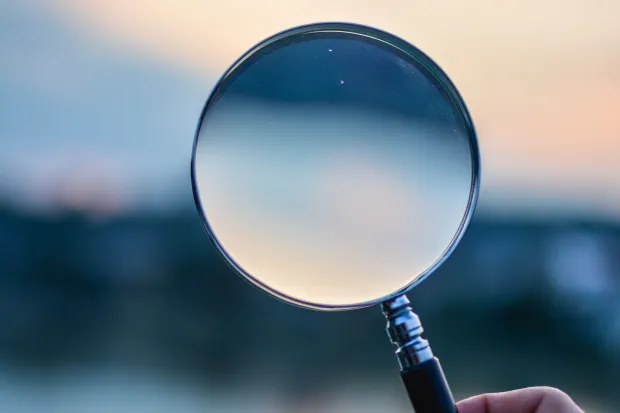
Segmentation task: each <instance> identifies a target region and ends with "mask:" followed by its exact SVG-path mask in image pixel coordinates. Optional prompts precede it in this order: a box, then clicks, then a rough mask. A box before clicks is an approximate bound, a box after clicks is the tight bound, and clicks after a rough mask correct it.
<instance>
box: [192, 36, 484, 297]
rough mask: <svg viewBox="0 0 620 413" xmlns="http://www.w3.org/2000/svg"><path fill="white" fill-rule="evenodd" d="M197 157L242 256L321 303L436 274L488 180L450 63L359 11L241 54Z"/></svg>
mask: <svg viewBox="0 0 620 413" xmlns="http://www.w3.org/2000/svg"><path fill="white" fill-rule="evenodd" d="M192 167H193V169H192V179H193V184H194V194H195V196H196V200H197V204H198V207H199V209H200V212H201V214H202V216H203V218H204V222H205V225H206V227H207V230H208V232H209V234H210V236H211V237H212V239H213V241H214V242H215V244H216V245H217V247H218V248H219V249H220V251H221V252H222V254H223V255H224V256H225V257H226V258H227V260H228V261H229V263H230V264H231V265H232V266H233V267H234V268H235V269H236V270H237V271H238V272H240V273H241V274H242V275H243V276H245V277H246V278H248V279H249V280H250V281H252V282H253V283H254V284H256V285H258V286H260V287H262V288H263V289H266V290H268V291H269V292H271V293H272V294H275V295H277V296H279V297H280V298H284V299H286V300H287V301H289V302H293V303H296V304H298V305H302V306H307V307H313V308H323V309H338V308H341V309H342V308H356V307H362V306H366V305H370V304H374V303H378V302H380V301H382V300H384V299H386V298H389V297H391V296H394V295H395V294H397V293H402V292H404V291H406V290H407V289H408V288H411V287H412V286H413V285H415V284H416V283H417V282H419V281H420V280H421V279H422V278H424V277H425V276H426V275H428V274H430V273H431V272H432V271H433V270H434V269H435V268H436V267H437V266H438V265H439V263H441V262H442V260H443V259H445V258H446V257H447V255H448V254H449V253H450V252H451V250H452V249H453V248H454V246H455V245H456V243H457V242H458V240H459V239H460V237H461V236H462V233H463V231H464V229H465V227H466V225H467V223H468V221H469V218H470V216H471V213H472V210H473V207H474V204H475V199H476V196H477V186H478V148H477V143H476V136H475V132H474V129H473V125H472V123H471V120H470V118H469V115H468V113H467V110H466V109H465V105H464V103H463V102H462V100H461V98H460V97H459V95H458V93H457V92H456V90H455V89H454V87H453V86H452V84H451V82H450V81H449V80H448V78H447V77H446V76H445V74H443V72H442V71H441V69H439V67H438V66H437V65H435V64H434V63H433V62H432V61H431V60H430V59H429V58H428V57H426V56H425V55H424V54H423V53H422V52H420V51H419V50H417V49H416V48H414V47H413V46H411V45H409V44H408V43H406V42H404V41H402V40H400V39H398V38H396V37H393V36H391V35H389V34H387V33H384V32H381V31H378V30H375V29H371V28H367V27H363V26H357V25H348V24H318V25H311V26H305V27H301V28H297V29H292V30H289V31H287V32H284V33H281V34H279V35H276V36H274V37H272V38H270V39H268V40H266V41H264V42H263V43H261V44H259V45H258V46H256V47H255V48H253V49H252V50H251V51H249V52H248V53H247V54H246V55H244V56H243V57H242V58H241V59H240V60H239V61H238V62H237V63H236V64H235V65H234V66H233V67H232V68H231V69H229V71H228V72H227V73H226V74H225V76H224V77H223V78H222V80H221V81H220V82H219V84H218V85H217V86H216V88H215V89H214V91H213V93H212V95H211V97H210V98H209V100H208V102H207V105H206V107H205V110H204V112H203V115H202V119H201V120H200V124H199V128H198V132H197V136H196V142H195V148H194V158H193V163H192Z"/></svg>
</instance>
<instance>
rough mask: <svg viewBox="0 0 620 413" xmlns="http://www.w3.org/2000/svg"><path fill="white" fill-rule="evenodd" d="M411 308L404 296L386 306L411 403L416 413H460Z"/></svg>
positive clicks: (417, 318)
mask: <svg viewBox="0 0 620 413" xmlns="http://www.w3.org/2000/svg"><path fill="white" fill-rule="evenodd" d="M409 304H410V303H409V299H408V298H407V297H406V296H404V295H402V296H400V297H397V298H395V299H393V300H390V301H387V302H385V303H383V304H382V308H383V314H384V315H385V317H386V318H387V320H388V323H387V332H388V335H389V336H390V339H391V340H392V342H393V343H394V344H396V346H397V349H396V357H397V358H398V362H399V364H400V370H401V376H402V379H403V382H404V384H405V389H406V390H407V394H408V395H409V400H411V404H412V405H413V408H414V410H415V412H416V413H457V409H456V404H455V403H454V398H453V397H452V393H451V392H450V387H449V386H448V382H447V381H446V377H445V376H444V374H443V370H442V369H441V364H439V360H438V359H437V358H436V357H435V356H433V352H432V351H431V347H430V345H429V344H428V341H426V340H425V339H424V338H422V333H423V332H424V329H423V328H422V324H421V323H420V318H419V317H418V316H417V315H416V314H415V313H414V312H413V311H412V310H411V307H410V306H409Z"/></svg>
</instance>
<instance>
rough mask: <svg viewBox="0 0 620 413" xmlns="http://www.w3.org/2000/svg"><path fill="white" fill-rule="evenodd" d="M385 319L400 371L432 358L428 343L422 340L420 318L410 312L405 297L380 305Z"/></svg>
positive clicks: (422, 330) (408, 303) (407, 300)
mask: <svg viewBox="0 0 620 413" xmlns="http://www.w3.org/2000/svg"><path fill="white" fill-rule="evenodd" d="M381 308H382V310H383V314H384V315H385V318H387V333H388V336H389V337H390V340H392V343H394V344H395V345H396V358H397V359H398V363H399V364H400V369H401V371H406V370H408V369H410V368H412V367H414V366H417V365H418V364H421V363H424V362H425V361H428V360H431V359H432V358H433V352H432V350H431V347H430V345H429V344H428V341H426V340H425V339H424V338H422V333H423V332H424V329H423V328H422V324H421V323H420V318H419V317H418V316H417V315H416V314H415V313H414V312H413V311H412V310H411V307H410V302H409V299H408V298H407V297H406V296H405V295H401V296H400V297H396V298H394V299H392V300H389V301H386V302H384V303H383V304H381Z"/></svg>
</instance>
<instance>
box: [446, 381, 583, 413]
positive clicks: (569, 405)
mask: <svg viewBox="0 0 620 413" xmlns="http://www.w3.org/2000/svg"><path fill="white" fill-rule="evenodd" d="M457 408H458V412H459V413H583V410H581V409H580V408H579V406H577V405H576V404H575V402H574V401H573V400H572V399H571V398H570V397H568V396H567V395H566V393H563V392H562V391H560V390H558V389H554V388H551V387H532V388H527V389H521V390H515V391H510V392H506V393H494V394H483V395H480V396H475V397H472V398H469V399H466V400H463V401H461V402H459V403H458V404H457Z"/></svg>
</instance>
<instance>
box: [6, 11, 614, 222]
mask: <svg viewBox="0 0 620 413" xmlns="http://www.w3.org/2000/svg"><path fill="white" fill-rule="evenodd" d="M618 15H620V3H618V2H614V1H610V0H573V1H559V0H545V1H537V2H533V1H532V2H530V1H522V0H506V1H502V2H497V1H493V0H469V1H456V0H454V1H447V0H443V1H441V0H436V1H418V2H410V1H405V0H393V1H391V2H389V7H386V4H385V3H384V2H376V1H364V0H356V1H349V0H314V1H310V0H302V1H290V0H271V1H261V2H248V1H243V0H236V1H210V0H206V1H205V0H202V1H199V0H179V1H175V0H150V1H146V0H132V1H123V2H121V1H105V0H48V1H44V0H24V1H20V2H14V1H10V0H0V199H1V198H8V199H9V200H11V201H12V202H18V203H20V205H23V206H24V207H30V208H39V209H44V210H49V209H50V208H51V209H53V208H60V207H62V206H63V205H66V204H69V205H78V206H82V207H85V208H102V209H103V210H104V212H105V211H106V210H110V211H112V210H115V209H123V208H127V207H129V206H165V205H171V204H175V203H176V202H180V201H179V199H180V198H183V199H185V198H184V197H186V196H187V195H186V194H187V193H188V191H187V186H188V185H189V157H190V153H191V146H192V141H193V136H194V132H195V127H196V125H197V121H198V117H199V115H200V111H201V109H202V106H203V104H204V102H205V100H206V98H207V97H208V94H209V92H210V90H211V88H212V86H213V85H214V83H215V81H216V80H217V79H218V78H219V76H220V75H221V74H222V73H223V71H224V70H225V69H226V68H227V67H228V66H229V65H230V64H231V63H232V62H233V61H234V60H235V59H236V58H237V57H238V56H239V55H241V54H242V53H243V52H245V51H246V50H247V49H248V48H250V47H251V46H252V45H254V44H256V43H257V42H259V41H260V40H262V39H264V38H265V37H267V36H269V35H271V34H273V33H275V32H278V31H280V30H283V29H286V28H289V27H292V26H296V25H299V24H304V23H311V22H316V21H350V22H356V23H363V24H367V25H371V26H375V27H378V28H381V29H384V30H387V31H389V32H392V33H394V34H396V35H398V36H400V37H403V38H404V39H406V40H408V41H409V42H411V43H413V44H414V45H416V46H418V47H419V48H421V49H422V50H424V51H425V52H426V53H427V54H429V55H430V56H431V57H432V58H433V59H434V60H435V61H436V62H437V63H439V64H440V65H441V66H442V67H443V68H444V70H445V71H446V72H447V73H448V75H449V76H450V77H451V78H452V80H453V81H454V83H455V84H456V85H457V87H458V88H459V90H460V92H461V94H462V95H463V97H464V99H465V101H466V102H467V104H468V106H469V109H470V111H471V113H472V116H473V118H474V122H475V123H476V127H477V129H478V133H479V139H480V146H481V151H482V161H483V181H482V183H483V186H482V195H481V200H480V204H479V207H480V208H481V209H482V210H485V211H487V212H489V213H499V214H501V213H519V214H535V215H536V214H538V215H540V214H544V215H546V216H558V215H562V214H564V213H568V214H594V215H603V216H606V217H612V218H616V219H617V218H620V163H618V161H617V158H618V155H619V154H620V116H618V115H619V114H620V25H618V24H617V16H618Z"/></svg>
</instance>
